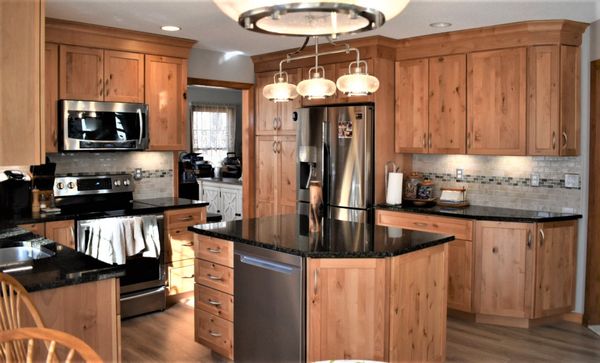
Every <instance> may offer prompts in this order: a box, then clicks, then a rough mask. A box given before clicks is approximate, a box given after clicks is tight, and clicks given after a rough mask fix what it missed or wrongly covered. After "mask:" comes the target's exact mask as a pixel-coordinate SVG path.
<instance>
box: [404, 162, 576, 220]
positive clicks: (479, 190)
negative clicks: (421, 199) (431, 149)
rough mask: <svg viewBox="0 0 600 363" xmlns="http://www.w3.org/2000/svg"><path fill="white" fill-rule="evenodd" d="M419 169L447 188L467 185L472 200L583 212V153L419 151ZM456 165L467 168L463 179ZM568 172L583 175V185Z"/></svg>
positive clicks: (437, 191)
mask: <svg viewBox="0 0 600 363" xmlns="http://www.w3.org/2000/svg"><path fill="white" fill-rule="evenodd" d="M412 161H413V170H414V171H418V172H421V173H423V175H424V176H425V177H428V178H430V179H431V180H433V182H434V183H435V195H436V196H439V195H440V188H441V187H450V188H460V187H465V188H466V189H467V198H468V199H469V201H470V203H471V204H474V205H485V206H496V207H504V208H517V209H529V210H542V211H552V212H565V211H569V212H571V211H575V212H581V210H582V205H581V202H582V201H581V177H582V173H583V165H582V161H581V158H580V157H544V156H540V157H537V156H534V157H531V156H476V155H417V154H415V155H413V160H412ZM456 169H463V170H464V177H463V178H462V179H457V178H456V177H455V176H456ZM531 174H538V175H539V177H540V186H539V187H532V186H531ZM565 174H578V175H579V177H580V183H579V187H578V188H566V187H565V182H564V175H565Z"/></svg>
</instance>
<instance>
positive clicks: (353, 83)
mask: <svg viewBox="0 0 600 363" xmlns="http://www.w3.org/2000/svg"><path fill="white" fill-rule="evenodd" d="M336 85H337V88H338V89H339V90H340V92H342V93H344V94H345V95H348V96H350V97H353V96H367V95H370V94H371V93H374V92H376V91H377V90H378V89H379V80H378V79H377V78H376V77H374V76H371V75H369V74H366V73H359V72H357V73H352V74H346V75H344V76H341V77H340V78H338V80H337V82H336Z"/></svg>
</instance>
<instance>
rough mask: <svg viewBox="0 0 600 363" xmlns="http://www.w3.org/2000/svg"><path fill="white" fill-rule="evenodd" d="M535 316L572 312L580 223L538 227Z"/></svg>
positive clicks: (571, 222) (555, 223) (552, 224)
mask: <svg viewBox="0 0 600 363" xmlns="http://www.w3.org/2000/svg"><path fill="white" fill-rule="evenodd" d="M536 242H537V243H536V248H537V253H536V263H535V266H536V283H535V312H534V317H535V318H539V317H543V316H548V315H555V314H560V313H567V312H570V311H571V310H572V308H573V304H574V296H575V275H576V270H577V255H576V254H577V221H567V222H554V223H543V224H540V225H538V226H537V240H536Z"/></svg>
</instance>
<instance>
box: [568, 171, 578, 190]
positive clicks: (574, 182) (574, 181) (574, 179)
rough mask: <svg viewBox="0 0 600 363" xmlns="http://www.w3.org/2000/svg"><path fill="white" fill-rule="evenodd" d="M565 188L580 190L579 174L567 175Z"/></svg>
mask: <svg viewBox="0 0 600 363" xmlns="http://www.w3.org/2000/svg"><path fill="white" fill-rule="evenodd" d="M565 188H579V174H565Z"/></svg>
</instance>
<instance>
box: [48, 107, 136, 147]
mask: <svg viewBox="0 0 600 363" xmlns="http://www.w3.org/2000/svg"><path fill="white" fill-rule="evenodd" d="M59 109H60V113H59V114H60V115H61V116H60V117H61V122H60V126H61V132H62V138H61V150H63V151H73V150H144V149H146V148H147V147H148V127H147V114H148V106H147V105H145V104H141V103H117V102H92V101H69V100H62V101H60V102H59Z"/></svg>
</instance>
